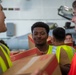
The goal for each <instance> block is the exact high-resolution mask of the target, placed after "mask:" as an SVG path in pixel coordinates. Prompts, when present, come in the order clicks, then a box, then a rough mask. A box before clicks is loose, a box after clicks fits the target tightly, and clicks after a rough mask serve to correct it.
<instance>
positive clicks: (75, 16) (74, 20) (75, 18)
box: [72, 9, 76, 24]
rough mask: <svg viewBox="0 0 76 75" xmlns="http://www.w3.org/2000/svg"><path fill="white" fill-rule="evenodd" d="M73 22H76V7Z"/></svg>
mask: <svg viewBox="0 0 76 75" xmlns="http://www.w3.org/2000/svg"><path fill="white" fill-rule="evenodd" d="M72 22H74V23H75V24H76V9H73V18H72Z"/></svg>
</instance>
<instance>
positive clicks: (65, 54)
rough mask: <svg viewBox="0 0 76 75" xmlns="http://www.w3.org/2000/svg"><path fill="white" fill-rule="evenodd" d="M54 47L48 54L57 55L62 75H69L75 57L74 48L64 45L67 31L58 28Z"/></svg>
mask: <svg viewBox="0 0 76 75" xmlns="http://www.w3.org/2000/svg"><path fill="white" fill-rule="evenodd" d="M52 39H53V40H52V41H53V46H50V49H49V50H48V52H47V54H51V53H55V54H56V57H57V60H58V63H59V65H60V68H61V71H62V75H67V74H68V72H69V68H70V67H69V66H70V63H71V60H72V58H73V55H74V48H72V47H71V46H68V45H64V40H65V30H64V29H63V28H61V27H58V28H56V29H54V30H53V37H52Z"/></svg>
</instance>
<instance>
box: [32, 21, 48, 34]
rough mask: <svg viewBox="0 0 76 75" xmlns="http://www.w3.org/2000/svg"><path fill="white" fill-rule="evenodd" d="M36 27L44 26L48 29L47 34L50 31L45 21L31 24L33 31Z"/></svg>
mask: <svg viewBox="0 0 76 75" xmlns="http://www.w3.org/2000/svg"><path fill="white" fill-rule="evenodd" d="M35 27H43V28H45V29H46V32H47V34H48V33H49V26H48V25H47V24H46V23H44V22H36V23H34V24H33V25H32V26H31V32H32V33H33V29H34V28H35Z"/></svg>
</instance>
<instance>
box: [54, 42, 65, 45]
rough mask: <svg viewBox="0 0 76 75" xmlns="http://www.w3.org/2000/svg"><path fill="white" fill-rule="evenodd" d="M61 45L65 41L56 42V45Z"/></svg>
mask: <svg viewBox="0 0 76 75" xmlns="http://www.w3.org/2000/svg"><path fill="white" fill-rule="evenodd" d="M60 45H64V42H56V43H55V46H60Z"/></svg>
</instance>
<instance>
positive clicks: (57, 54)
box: [47, 45, 74, 63]
mask: <svg viewBox="0 0 76 75" xmlns="http://www.w3.org/2000/svg"><path fill="white" fill-rule="evenodd" d="M52 48H53V46H49V50H48V52H47V54H51V53H52ZM61 48H63V49H64V50H65V51H66V53H67V55H68V58H69V60H70V62H71V60H72V58H73V55H74V50H73V48H72V47H70V46H67V45H61V46H57V48H56V57H57V60H58V63H60V49H61Z"/></svg>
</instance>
